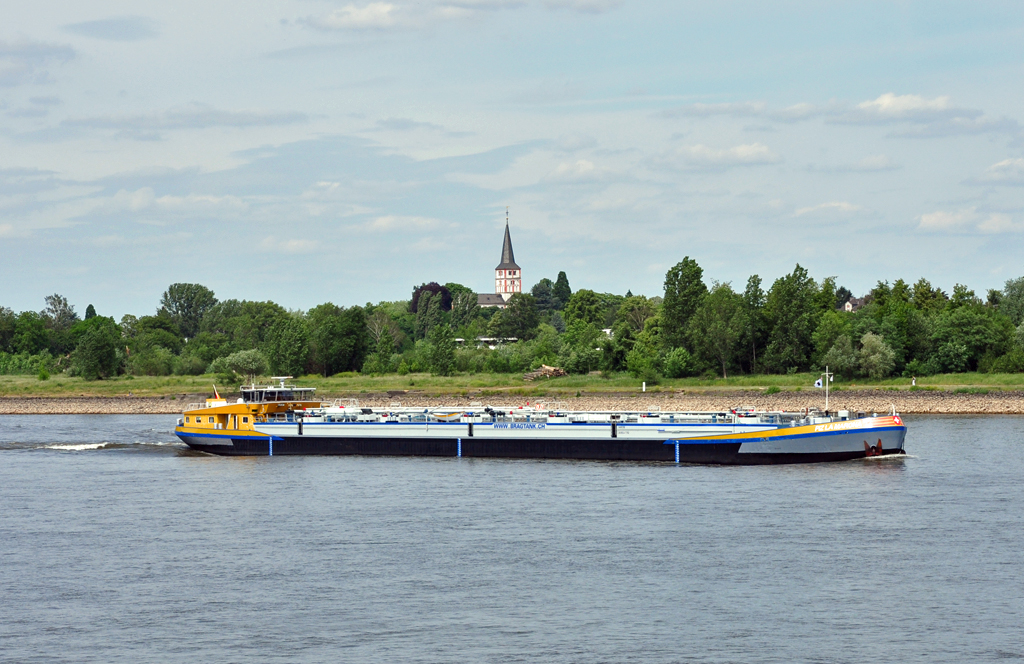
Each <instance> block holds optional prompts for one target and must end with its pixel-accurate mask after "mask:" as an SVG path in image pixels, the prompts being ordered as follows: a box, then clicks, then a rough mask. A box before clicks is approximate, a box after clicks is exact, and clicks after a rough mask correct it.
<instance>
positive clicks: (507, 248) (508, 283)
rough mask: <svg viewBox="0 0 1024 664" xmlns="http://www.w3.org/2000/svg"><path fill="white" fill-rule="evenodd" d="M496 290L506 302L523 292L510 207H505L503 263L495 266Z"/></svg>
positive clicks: (521, 274)
mask: <svg viewBox="0 0 1024 664" xmlns="http://www.w3.org/2000/svg"><path fill="white" fill-rule="evenodd" d="M494 292H495V293H497V294H498V295H500V296H501V298H502V299H503V300H505V301H506V302H508V299H509V298H510V297H512V296H513V295H514V294H515V293H522V292H523V273H522V271H521V270H520V269H519V266H518V265H516V257H515V254H513V253H512V236H511V235H509V232H508V208H505V243H504V244H503V245H502V247H501V263H500V264H499V265H498V267H496V268H494Z"/></svg>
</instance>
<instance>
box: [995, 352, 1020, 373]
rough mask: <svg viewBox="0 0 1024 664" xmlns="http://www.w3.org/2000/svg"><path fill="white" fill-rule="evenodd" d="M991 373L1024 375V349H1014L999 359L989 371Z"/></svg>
mask: <svg viewBox="0 0 1024 664" xmlns="http://www.w3.org/2000/svg"><path fill="white" fill-rule="evenodd" d="M989 371H990V372H991V373H1024V349H1021V348H1014V349H1013V350H1011V351H1010V352H1009V353H1007V354H1006V355H1003V356H1002V357H1000V358H997V359H996V361H995V362H993V363H992V366H991V368H990V369H989Z"/></svg>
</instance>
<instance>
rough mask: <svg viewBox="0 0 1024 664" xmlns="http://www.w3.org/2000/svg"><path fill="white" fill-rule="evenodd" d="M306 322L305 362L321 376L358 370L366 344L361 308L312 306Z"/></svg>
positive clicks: (331, 305)
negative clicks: (307, 324)
mask: <svg viewBox="0 0 1024 664" xmlns="http://www.w3.org/2000/svg"><path fill="white" fill-rule="evenodd" d="M307 320H308V321H309V345H310V355H309V361H310V363H311V366H312V368H313V369H314V370H315V371H317V372H319V373H321V374H323V375H324V376H333V375H334V374H336V373H339V372H341V371H359V370H360V369H361V368H362V366H363V360H365V359H366V354H367V352H368V350H369V345H370V334H369V332H368V331H367V329H366V312H365V310H364V309H363V308H362V307H350V308H348V309H344V308H342V307H339V306H337V305H335V304H332V303H330V302H327V303H326V304H321V305H318V306H316V307H313V308H312V309H310V310H309V313H308V314H307Z"/></svg>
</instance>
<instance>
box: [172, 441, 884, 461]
mask: <svg viewBox="0 0 1024 664" xmlns="http://www.w3.org/2000/svg"><path fill="white" fill-rule="evenodd" d="M181 438H182V440H184V441H185V443H186V444H188V446H189V447H191V448H192V449H194V450H198V451H201V452H208V453H210V454H217V455H220V456H268V455H271V454H272V455H273V456H283V455H302V456H351V455H364V456H427V457H455V456H460V449H459V442H458V440H457V439H454V438H452V439H447V440H446V439H437V438H401V439H384V438H326V437H320V436H316V437H313V436H292V437H285V438H277V439H275V440H274V441H273V449H271V444H270V440H269V439H266V438H251V437H250V438H244V439H242V438H235V439H231V444H211V442H212V441H211V440H210V438H205V437H204V438H200V437H191V436H187V435H182V436H181ZM222 440H224V442H227V439H226V437H225V439H222ZM678 449H679V459H678V462H679V463H697V464H725V465H765V464H792V463H818V462H823V461H848V460H851V459H859V458H864V457H865V456H867V455H866V454H865V453H864V452H859V451H858V452H823V453H799V454H783V453H779V454H749V453H747V454H740V453H739V449H740V443H738V442H729V443H707V444H681V445H679V446H678ZM885 453H886V454H901V453H902V450H891V451H890V450H886V451H885ZM461 456H463V457H468V458H502V459H580V460H592V461H662V462H666V461H667V462H670V463H672V462H676V461H677V459H676V446H675V445H672V444H665V443H662V442H656V441H651V442H626V441H619V440H615V439H609V440H564V441H551V440H545V441H529V440H495V439H480V438H477V439H474V438H463V439H462V444H461Z"/></svg>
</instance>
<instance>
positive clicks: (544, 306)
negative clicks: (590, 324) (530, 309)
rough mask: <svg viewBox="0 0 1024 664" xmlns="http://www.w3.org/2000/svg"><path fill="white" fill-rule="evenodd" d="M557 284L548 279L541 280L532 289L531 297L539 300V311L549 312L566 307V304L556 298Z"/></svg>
mask: <svg viewBox="0 0 1024 664" xmlns="http://www.w3.org/2000/svg"><path fill="white" fill-rule="evenodd" d="M554 289H555V283H554V282H553V281H551V280H550V279H548V278H547V277H545V278H543V279H541V280H540V281H538V282H537V283H536V284H534V286H533V288H531V289H530V295H532V296H533V297H534V299H535V300H537V309H538V310H539V311H543V312H548V311H555V310H556V309H561V308H562V307H563V306H565V303H564V302H559V301H558V298H556V297H555V291H554Z"/></svg>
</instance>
